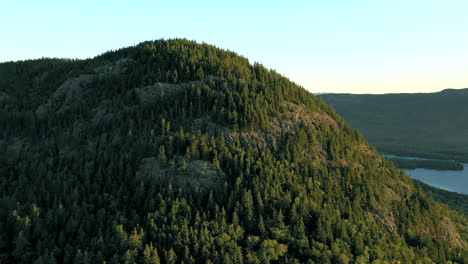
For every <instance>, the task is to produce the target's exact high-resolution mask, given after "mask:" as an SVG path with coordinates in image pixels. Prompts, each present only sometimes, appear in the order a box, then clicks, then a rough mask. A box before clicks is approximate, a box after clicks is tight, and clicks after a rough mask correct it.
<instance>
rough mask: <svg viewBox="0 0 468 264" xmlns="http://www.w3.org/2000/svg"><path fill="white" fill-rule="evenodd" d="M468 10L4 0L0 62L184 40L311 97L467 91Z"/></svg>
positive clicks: (420, 0) (464, 5)
mask: <svg viewBox="0 0 468 264" xmlns="http://www.w3.org/2000/svg"><path fill="white" fill-rule="evenodd" d="M467 14H468V1H466V0H444V1H442V0H437V1H433V0H391V1H390V0H386V1H384V0H373V1H364V0H356V1H352V0H329V1H325V0H322V1H314V0H309V1H299V0H297V1H295V0H289V1H274V0H270V1H254V0H250V1H244V0H238V1H229V2H227V1H219V0H218V1H203V0H198V1H180V0H179V1H177V0H172V1H171V0H166V1H118V0H114V1H98V0H94V1H89V0H82V1H74V2H72V1H63V0H62V1H50V0H42V1H25V0H15V1H6V0H0V36H1V38H0V61H9V60H23V59H30V58H40V57H68V58H87V57H93V56H95V55H98V54H100V53H102V52H104V51H107V50H110V49H118V48H121V47H124V46H129V45H133V44H137V43H139V42H142V41H145V40H152V39H159V38H175V37H184V38H188V39H194V40H197V41H199V42H202V41H203V42H207V43H210V44H214V45H216V46H218V47H221V48H225V49H230V50H233V51H235V52H237V53H239V54H241V55H243V56H246V57H248V58H249V59H250V61H251V62H254V61H257V62H260V63H263V64H264V65H265V66H266V67H269V68H273V69H276V70H277V71H278V72H280V73H281V74H283V75H285V76H286V77H289V78H290V79H292V80H294V81H295V82H297V83H299V84H300V85H302V86H304V87H305V88H307V89H309V90H310V91H312V92H350V93H384V92H430V91H438V90H442V89H445V88H465V87H468V15H467Z"/></svg>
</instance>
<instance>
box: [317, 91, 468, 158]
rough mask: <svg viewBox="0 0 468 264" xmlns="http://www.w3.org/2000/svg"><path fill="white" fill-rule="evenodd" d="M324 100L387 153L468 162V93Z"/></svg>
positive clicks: (342, 96)
mask: <svg viewBox="0 0 468 264" xmlns="http://www.w3.org/2000/svg"><path fill="white" fill-rule="evenodd" d="M320 97H321V98H322V99H323V100H325V102H327V103H329V104H331V105H332V106H333V107H334V108H335V109H336V111H337V112H338V113H339V114H340V115H341V116H343V117H344V118H345V119H346V121H348V122H349V123H350V124H351V125H352V126H353V127H354V128H356V129H359V130H360V131H361V132H362V133H363V134H364V136H365V137H366V138H367V139H368V140H369V142H370V143H371V144H373V145H375V146H376V147H377V148H378V149H379V150H380V151H382V152H388V153H392V154H399V155H409V156H421V157H429V158H441V159H455V160H462V161H465V162H468V88H466V89H446V90H443V91H441V92H437V93H415V94H322V95H320Z"/></svg>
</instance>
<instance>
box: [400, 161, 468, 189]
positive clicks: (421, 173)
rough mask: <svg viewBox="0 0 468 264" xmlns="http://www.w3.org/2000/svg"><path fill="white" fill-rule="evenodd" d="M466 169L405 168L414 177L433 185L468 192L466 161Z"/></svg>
mask: <svg viewBox="0 0 468 264" xmlns="http://www.w3.org/2000/svg"><path fill="white" fill-rule="evenodd" d="M463 166H464V168H465V169H464V170H462V171H461V170H431V169H420V168H418V169H414V170H404V171H405V172H406V174H408V175H409V176H411V178H413V179H417V180H420V181H422V182H424V183H426V184H429V185H431V186H434V187H437V188H440V189H444V190H447V191H451V192H457V193H463V194H468V163H464V164H463Z"/></svg>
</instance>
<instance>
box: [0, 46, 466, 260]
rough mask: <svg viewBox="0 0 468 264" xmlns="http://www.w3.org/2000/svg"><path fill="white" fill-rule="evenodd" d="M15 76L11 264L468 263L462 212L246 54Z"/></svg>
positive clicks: (211, 53)
mask: <svg viewBox="0 0 468 264" xmlns="http://www.w3.org/2000/svg"><path fill="white" fill-rule="evenodd" d="M0 76H1V77H2V78H0V132H1V133H2V134H1V135H0V136H1V137H2V138H0V175H1V176H2V177H0V194H1V197H0V263H34V262H36V261H38V263H41V262H42V263H54V262H57V263H104V262H105V263H203V264H204V263H397V261H400V262H401V263H417V261H420V262H421V261H422V263H424V262H425V261H426V262H427V261H428V260H431V261H433V262H435V263H444V262H446V261H452V262H453V263H463V262H464V259H463V254H462V253H463V248H462V247H461V246H462V243H463V241H462V238H460V237H458V232H457V228H450V227H452V224H453V223H452V220H450V219H449V218H445V216H449V211H448V209H446V208H444V207H443V206H441V205H440V204H439V203H437V202H434V201H433V200H432V199H431V198H428V197H427V196H426V195H425V194H424V193H423V192H421V191H418V190H416V189H415V188H414V187H413V185H412V183H411V181H410V179H409V178H408V177H407V176H406V175H403V174H401V173H400V172H399V171H398V170H397V169H396V168H395V167H394V166H393V165H392V164H391V163H390V162H388V161H387V160H385V159H384V158H383V157H382V156H380V155H379V154H378V153H377V152H376V151H375V150H374V149H373V148H372V147H370V146H369V145H368V144H367V142H366V141H365V140H364V139H363V137H362V136H361V135H360V134H359V133H358V132H357V131H355V130H353V129H352V128H350V127H349V126H348V125H347V124H346V123H345V122H344V121H343V119H342V118H340V117H339V116H338V115H337V114H336V113H335V112H334V111H333V109H332V108H331V107H329V106H328V105H326V104H325V103H324V102H323V101H321V100H319V99H317V98H316V97H314V96H313V95H311V94H310V93H309V92H307V91H306V90H305V89H303V88H301V87H299V86H297V85H296V84H294V83H292V82H290V81H289V80H288V79H286V78H285V77H283V76H281V75H279V74H277V73H276V72H274V71H272V70H268V69H266V68H265V67H263V66H262V65H259V64H253V65H252V64H250V63H249V61H248V60H247V59H245V58H243V57H240V56H238V55H236V54H235V53H233V52H229V51H224V50H220V49H217V48H215V47H213V46H210V45H207V44H197V43H195V42H193V41H188V40H158V41H151V42H144V43H141V44H139V45H136V46H134V47H129V48H124V49H121V50H117V51H113V52H108V53H105V54H103V55H100V56H98V57H96V58H93V59H89V60H82V61H65V60H55V59H41V60H34V61H24V62H15V63H13V62H12V63H3V64H0ZM129 131H131V133H129ZM460 217H462V218H461V219H462V220H463V219H465V218H463V216H460ZM457 219H458V218H457ZM462 220H457V223H458V222H459V221H462ZM448 230H450V232H451V233H450V232H448ZM445 231H447V232H445ZM449 235H452V236H451V238H453V239H449V238H448V236H449ZM462 235H463V236H465V233H462ZM465 239H466V238H465Z"/></svg>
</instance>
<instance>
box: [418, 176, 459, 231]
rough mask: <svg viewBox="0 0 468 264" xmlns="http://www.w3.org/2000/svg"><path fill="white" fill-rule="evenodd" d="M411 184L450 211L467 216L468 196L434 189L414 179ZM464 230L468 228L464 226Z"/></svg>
mask: <svg viewBox="0 0 468 264" xmlns="http://www.w3.org/2000/svg"><path fill="white" fill-rule="evenodd" d="M413 183H414V185H415V186H416V187H420V188H422V189H423V190H424V192H426V193H427V194H428V195H430V196H432V197H433V198H434V199H435V200H437V201H440V202H442V203H444V204H446V205H447V206H448V207H450V208H451V209H453V210H455V211H458V212H459V213H461V214H464V215H465V216H468V195H466V194H462V193H456V192H449V191H446V190H442V189H439V188H435V187H432V186H430V185H427V184H425V183H423V182H422V181H418V180H416V179H413ZM467 220H468V219H467ZM466 228H468V225H466Z"/></svg>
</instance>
